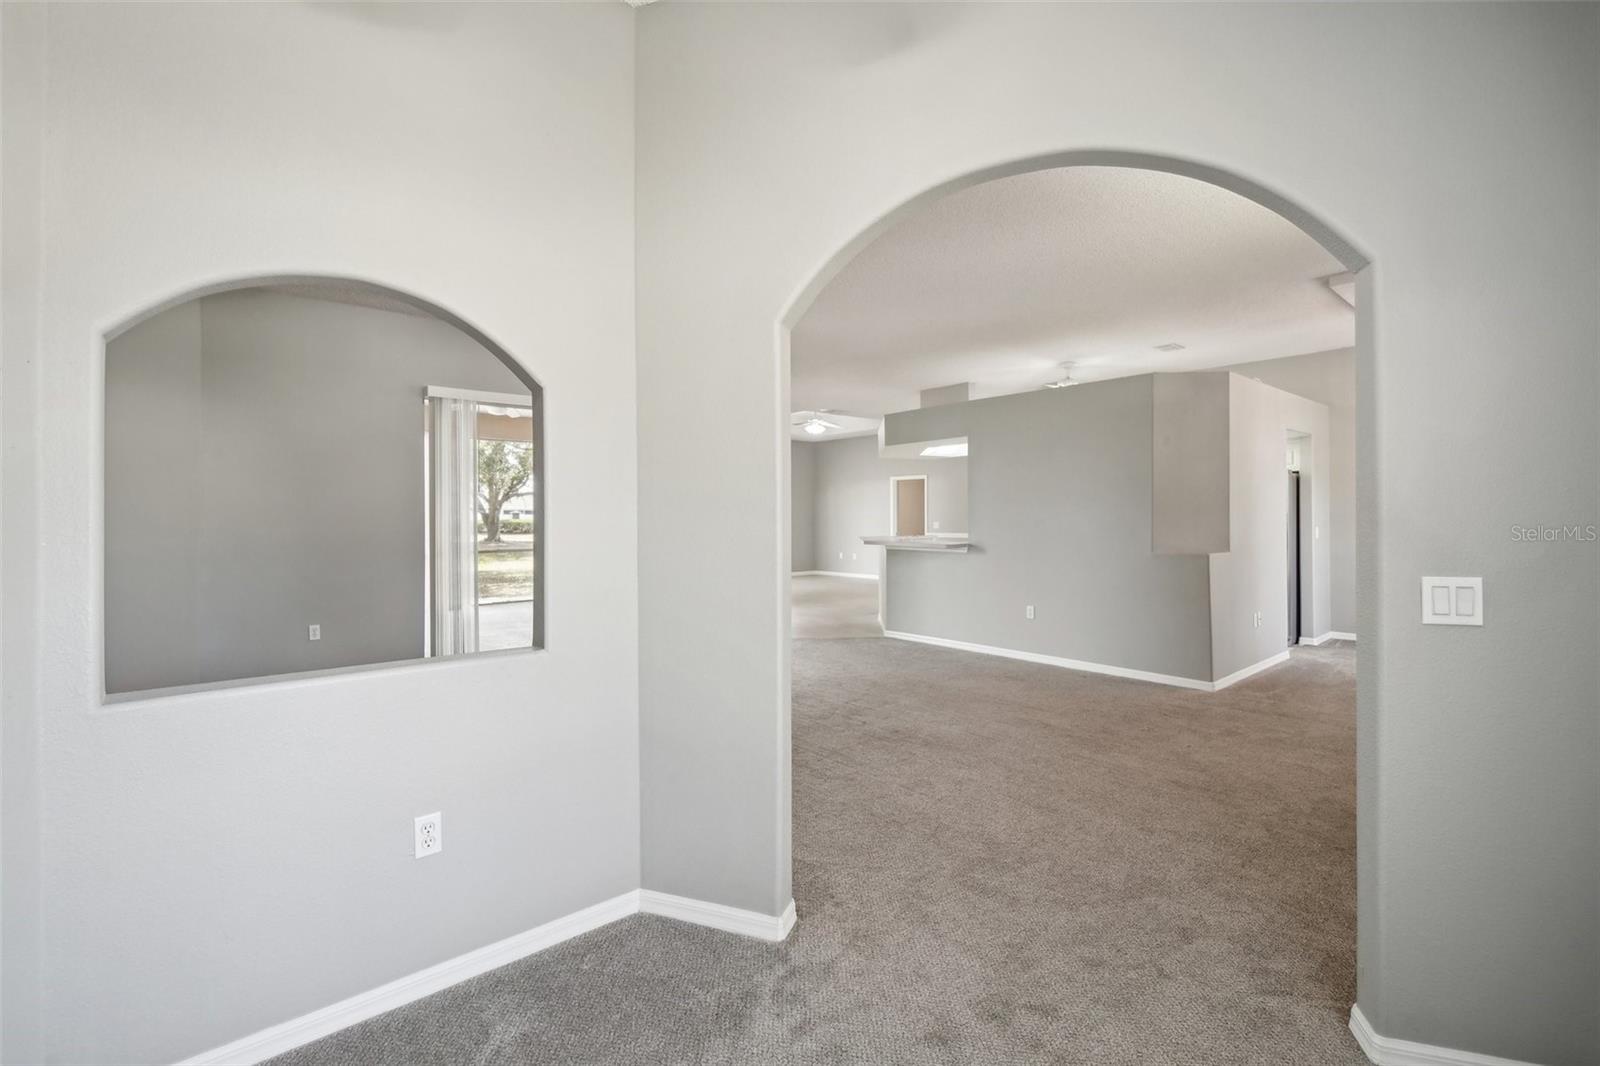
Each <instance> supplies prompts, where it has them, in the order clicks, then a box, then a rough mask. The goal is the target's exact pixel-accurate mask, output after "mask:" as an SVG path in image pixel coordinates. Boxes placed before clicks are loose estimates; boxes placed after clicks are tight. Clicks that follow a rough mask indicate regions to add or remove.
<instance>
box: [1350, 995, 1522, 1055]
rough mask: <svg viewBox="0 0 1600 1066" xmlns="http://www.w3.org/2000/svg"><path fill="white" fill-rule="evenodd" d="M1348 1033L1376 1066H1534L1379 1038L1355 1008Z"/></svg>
mask: <svg viewBox="0 0 1600 1066" xmlns="http://www.w3.org/2000/svg"><path fill="white" fill-rule="evenodd" d="M1350 1031H1351V1032H1352V1033H1354V1034H1355V1037H1356V1043H1358V1044H1360V1045H1361V1050H1362V1051H1364V1052H1366V1055H1367V1058H1369V1059H1371V1060H1372V1061H1373V1062H1374V1063H1375V1064H1376V1066H1534V1064H1533V1063H1530V1062H1523V1061H1521V1060H1519V1059H1502V1058H1500V1057H1499V1056H1497V1055H1481V1054H1479V1053H1478V1052H1476V1051H1458V1050H1457V1049H1455V1048H1448V1047H1438V1046H1437V1045H1434V1044H1418V1043H1416V1042H1415V1041H1411V1040H1396V1039H1394V1038H1393V1037H1387V1036H1380V1035H1378V1032H1377V1031H1376V1030H1375V1029H1373V1028H1372V1025H1371V1024H1370V1023H1369V1022H1368V1021H1367V1017H1366V1015H1364V1014H1362V1013H1361V1008H1360V1007H1358V1006H1357V1007H1351V1008H1350Z"/></svg>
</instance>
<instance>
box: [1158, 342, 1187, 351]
mask: <svg viewBox="0 0 1600 1066" xmlns="http://www.w3.org/2000/svg"><path fill="white" fill-rule="evenodd" d="M1156 351H1158V352H1181V351H1183V345H1181V344H1179V343H1177V342H1176V341H1168V342H1167V343H1165V344H1158V345H1156Z"/></svg>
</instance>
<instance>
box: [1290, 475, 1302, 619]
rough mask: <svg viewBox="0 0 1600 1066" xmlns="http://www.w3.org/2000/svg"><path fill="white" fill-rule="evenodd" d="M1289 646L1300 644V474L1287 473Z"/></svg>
mask: <svg viewBox="0 0 1600 1066" xmlns="http://www.w3.org/2000/svg"><path fill="white" fill-rule="evenodd" d="M1287 525H1288V537H1289V539H1288V548H1289V568H1288V569H1289V646H1290V647H1293V646H1294V645H1296V644H1299V643H1300V472H1299V471H1298V470H1291V471H1289V515H1288V523H1287Z"/></svg>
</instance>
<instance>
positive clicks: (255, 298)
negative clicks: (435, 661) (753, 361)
mask: <svg viewBox="0 0 1600 1066" xmlns="http://www.w3.org/2000/svg"><path fill="white" fill-rule="evenodd" d="M429 385H442V386H450V387H454V388H465V389H480V390H484V391H489V392H502V393H508V394H513V395H520V396H523V397H527V396H529V393H528V388H527V386H526V385H524V384H523V383H522V382H521V381H519V380H518V379H517V377H516V375H515V374H513V373H512V372H511V370H510V369H508V368H507V367H505V366H504V365H502V364H501V363H500V361H499V360H498V359H497V358H496V357H495V356H494V355H492V354H491V353H490V352H488V351H487V350H485V349H484V348H483V347H482V346H481V345H480V344H478V343H477V342H476V341H475V340H473V339H472V338H470V337H468V336H467V335H466V334H464V333H462V332H461V331H460V330H458V329H456V328H455V327H454V326H450V325H447V324H446V323H443V322H440V321H438V320H437V319H434V318H431V317H428V316H425V315H419V314H404V313H399V312H395V311H386V310H378V309H375V308H371V307H359V306H354V305H351V304H347V303H336V302H333V301H331V300H322V299H312V298H306V297H301V296H290V295H285V294H283V293H280V292H273V291H268V290H241V291H238V292H231V293H226V294H223V295H217V296H207V297H205V298H203V299H200V300H193V301H189V302H188V303H185V304H180V305H179V306H177V307H175V308H172V309H170V310H167V311H164V312H162V313H161V314H159V315H156V316H154V317H153V318H150V319H146V320H145V321H143V322H141V323H139V324H138V325H136V326H134V327H133V328H132V329H130V330H128V331H127V332H126V333H124V334H122V335H120V336H118V337H117V338H115V339H113V340H112V341H110V342H109V343H108V344H107V345H106V413H107V425H106V690H107V691H108V692H113V693H117V692H127V691H130V690H137V689H149V688H161V687H164V686H173V685H187V684H195V683H200V682H210V681H227V680H233V679H236V678H250V677H269V676H271V675H274V674H287V673H295V672H300V671H306V670H321V669H328V668H332V667H341V666H356V665H362V664H367V663H381V662H389V661H394V660H403V659H416V658H421V657H422V656H423V655H424V654H425V653H426V649H425V647H424V639H423V635H424V630H425V627H424V614H425V608H424V604H425V599H424V589H423V586H424V574H425V569H424V565H425V559H424V555H425V552H426V548H425V537H424V528H425V524H426V515H425V513H424V498H425V495H424V476H423V466H422V454H423V399H422V397H423V392H424V390H425V389H426V388H427V387H428V386H429ZM312 623H315V624H318V625H320V626H321V627H322V638H321V639H320V640H318V641H311V640H308V639H307V636H306V627H307V626H308V625H310V624H312Z"/></svg>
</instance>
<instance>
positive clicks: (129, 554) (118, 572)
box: [105, 300, 263, 692]
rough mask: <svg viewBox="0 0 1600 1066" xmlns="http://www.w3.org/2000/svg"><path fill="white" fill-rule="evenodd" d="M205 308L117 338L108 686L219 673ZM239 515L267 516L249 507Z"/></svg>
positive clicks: (110, 467) (110, 413) (248, 573)
mask: <svg viewBox="0 0 1600 1066" xmlns="http://www.w3.org/2000/svg"><path fill="white" fill-rule="evenodd" d="M203 303H205V301H203V300H190V301H188V302H187V303H182V304H179V305H178V306H177V307H174V308H171V309H170V310H167V311H163V312H162V313H161V314H159V315H155V316H154V317H152V318H148V319H146V320H145V321H143V322H141V323H139V324H138V325H137V326H134V327H133V328H132V329H130V330H128V331H127V332H126V333H124V334H122V336H120V337H118V338H117V339H116V340H114V341H111V342H110V343H108V344H107V345H106V427H105V433H106V437H105V439H106V489H105V491H106V495H105V523H106V549H105V597H106V598H105V606H106V623H105V625H106V629H105V655H106V673H105V685H106V690H107V691H108V692H126V691H129V690H131V689H145V688H160V687H162V686H164V685H185V684H189V683H190V682H194V681H203V680H208V679H211V678H210V677H209V676H208V671H207V670H205V669H204V668H203V667H202V666H201V661H202V658H203V656H202V652H201V648H200V642H201V634H202V633H203V632H204V626H203V624H202V620H201V615H202V609H203V608H202V603H201V597H200V587H199V586H200V581H199V577H200V572H201V567H202V566H203V565H205V564H206V563H207V562H209V561H210V560H208V559H207V558H206V553H205V551H204V550H203V548H202V543H203V538H202V536H201V534H200V527H201V523H202V522H203V521H204V515H205V490H204V486H203V484H202V478H201V467H202V465H203V464H204V462H205V459H206V454H205V450H204V440H205V421H206V419H205V397H204V394H203V384H202V381H203V373H202V357H201V306H202V304H203ZM234 518H235V519H236V520H237V521H240V522H241V524H243V523H244V522H249V521H256V522H260V521H261V520H262V518H263V516H262V515H260V514H259V513H256V512H255V511H253V510H249V511H246V512H243V513H236V514H235V515H234ZM239 569H240V570H241V571H244V572H245V573H242V574H241V576H240V582H241V585H243V586H249V585H252V583H253V582H254V580H255V577H254V573H253V571H254V570H255V568H254V567H253V566H249V565H241V566H239ZM245 652H246V649H244V648H241V649H240V653H241V655H243V654H245Z"/></svg>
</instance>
